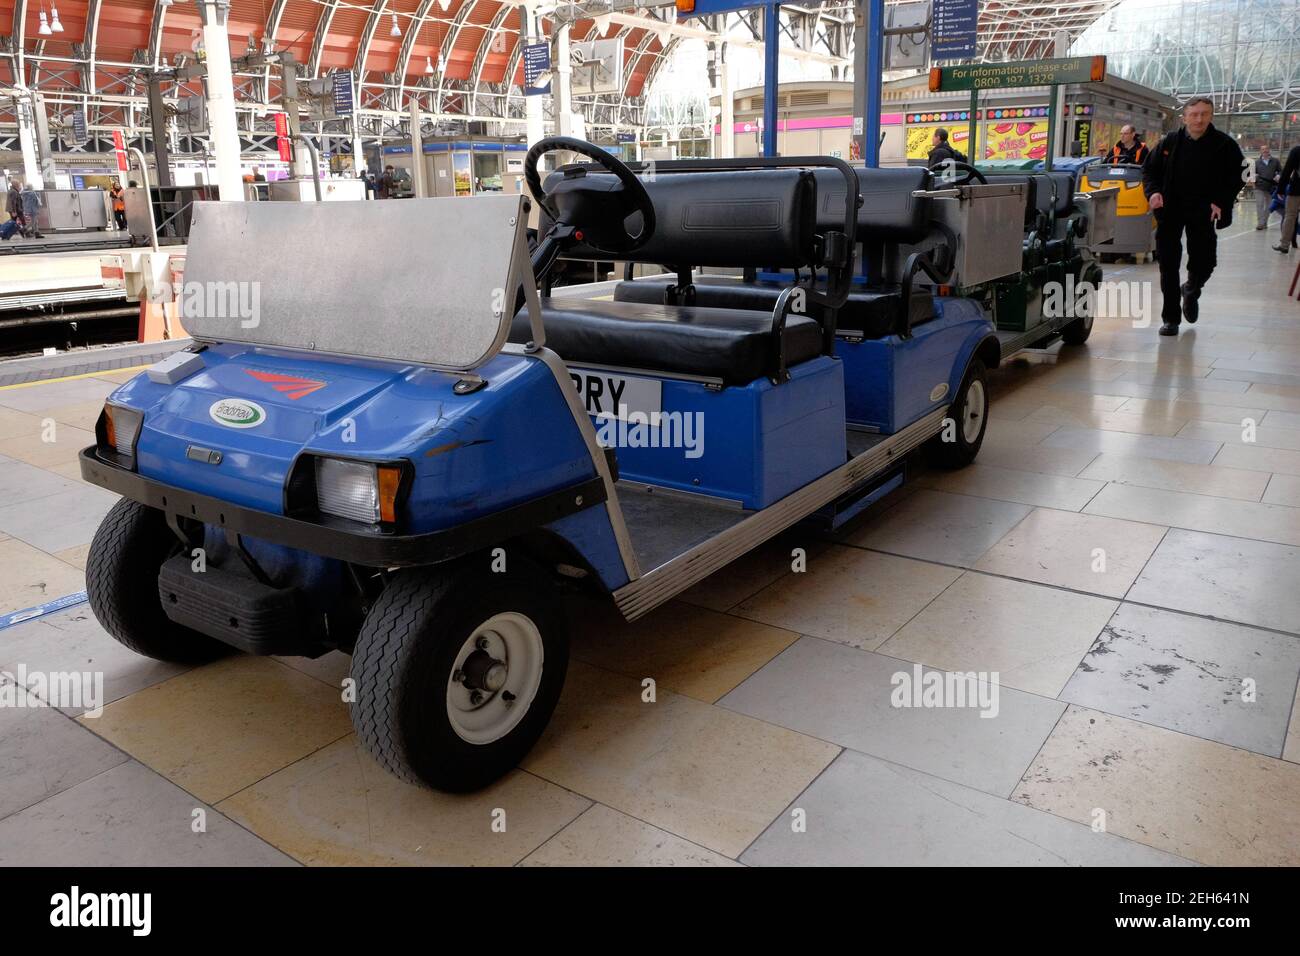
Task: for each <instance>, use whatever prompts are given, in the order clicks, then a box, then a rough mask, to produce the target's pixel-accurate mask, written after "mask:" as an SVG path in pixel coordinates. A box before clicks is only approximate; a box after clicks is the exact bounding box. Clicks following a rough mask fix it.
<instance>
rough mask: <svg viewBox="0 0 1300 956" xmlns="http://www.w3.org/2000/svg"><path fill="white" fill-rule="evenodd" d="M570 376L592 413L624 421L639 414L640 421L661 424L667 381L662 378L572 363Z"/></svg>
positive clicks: (588, 412)
mask: <svg viewBox="0 0 1300 956" xmlns="http://www.w3.org/2000/svg"><path fill="white" fill-rule="evenodd" d="M569 377H570V378H571V379H572V380H573V387H574V388H575V389H577V390H578V398H579V399H580V400H581V401H582V404H583V406H584V407H585V408H586V409H587V414H588V415H591V416H593V417H596V416H599V417H604V418H609V417H613V418H621V419H623V420H624V421H627V420H628V416H629V415H636V416H637V420H639V421H645V422H649V423H650V424H652V425H654V424H658V422H659V413H660V412H662V411H663V383H662V382H660V381H659V380H658V379H654V378H637V377H636V376H632V375H614V374H613V373H611V372H605V371H601V370H600V369H587V368H574V367H572V366H570V367H569Z"/></svg>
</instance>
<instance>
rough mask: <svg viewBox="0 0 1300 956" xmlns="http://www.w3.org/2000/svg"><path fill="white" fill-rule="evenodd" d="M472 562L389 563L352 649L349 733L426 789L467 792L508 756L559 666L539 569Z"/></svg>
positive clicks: (531, 737)
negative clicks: (398, 566)
mask: <svg viewBox="0 0 1300 956" xmlns="http://www.w3.org/2000/svg"><path fill="white" fill-rule="evenodd" d="M476 560H477V559H476ZM481 560H482V561H483V563H484V567H483V569H482V570H479V569H476V568H474V567H473V566H471V565H469V564H468V563H465V562H462V563H460V564H459V565H456V566H452V567H450V568H447V567H438V568H412V569H406V570H401V571H398V572H397V573H396V574H394V575H393V577H392V578H391V579H390V581H389V583H388V584H387V585H386V586H385V588H384V590H383V593H382V594H381V595H380V597H379V599H378V600H377V601H376V602H375V604H374V606H373V607H372V608H371V609H370V612H369V614H367V615H366V620H365V623H363V624H362V626H361V632H360V634H359V635H358V637H357V643H356V647H355V648H354V650H353V652H352V678H353V680H354V682H355V688H356V700H355V701H354V702H353V703H352V706H351V712H352V724H353V726H354V727H355V728H356V731H357V736H358V737H359V738H360V740H361V742H362V744H363V745H364V746H365V748H366V750H367V751H369V753H370V754H371V755H372V756H373V757H374V758H375V759H376V760H377V761H378V762H379V763H380V764H382V765H383V766H384V767H385V768H386V769H387V770H389V771H390V772H391V773H393V774H394V775H396V776H397V777H400V778H401V779H403V780H406V781H408V782H410V783H420V784H424V785H427V786H430V787H433V788H435V789H437V790H447V791H452V792H465V791H469V790H477V789H479V788H481V787H485V786H487V785H488V784H490V783H492V782H493V781H494V780H496V779H498V778H499V777H501V776H502V775H504V774H506V773H508V772H509V771H510V770H511V769H512V768H513V767H515V766H517V765H518V764H519V762H520V760H522V759H523V757H524V755H525V754H527V753H528V751H529V750H530V749H532V746H533V744H535V743H536V742H537V739H538V737H540V736H541V734H542V731H543V730H544V729H545V728H546V724H547V722H548V721H549V720H550V717H551V714H552V712H553V711H554V710H555V705H556V702H557V701H558V700H559V698H560V690H561V689H562V688H563V686H564V676H565V672H566V670H567V669H568V659H569V646H568V634H567V632H566V631H565V629H564V627H563V626H562V624H561V622H560V618H559V615H558V614H557V613H556V611H555V602H554V599H553V594H552V590H553V589H550V588H548V587H547V582H546V580H545V578H544V577H543V576H542V574H541V572H540V571H538V570H536V569H535V568H534V567H533V566H531V565H524V564H523V563H522V559H521V558H519V557H517V556H516V555H513V554H512V555H510V556H509V561H510V562H511V567H510V570H509V571H508V572H502V573H499V574H494V573H489V572H488V571H487V569H486V563H487V558H486V557H484V558H482V559H481Z"/></svg>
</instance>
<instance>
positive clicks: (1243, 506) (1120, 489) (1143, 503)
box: [1084, 485, 1300, 545]
mask: <svg viewBox="0 0 1300 956" xmlns="http://www.w3.org/2000/svg"><path fill="white" fill-rule="evenodd" d="M1084 511H1085V512H1086V513H1087V514H1096V515H1107V516H1109V517H1112V518H1124V519H1127V520H1129V521H1146V522H1150V523H1151V524H1153V525H1164V526H1167V527H1172V528H1185V529H1187V530H1190V531H1204V532H1207V533H1209V534H1223V535H1232V536H1234V537H1239V538H1253V539H1255V540H1257V541H1272V542H1275V543H1277V544H1291V545H1300V510H1297V509H1295V508H1288V507H1285V506H1283V505H1271V504H1265V503H1263V502H1259V501H1240V500H1228V499H1224V498H1211V497H1209V496H1208V495H1196V494H1187V493H1185V492H1181V491H1169V490H1167V489H1159V488H1142V487H1139V486H1137V485H1107V486H1106V488H1105V489H1104V490H1102V491H1101V492H1100V493H1099V494H1098V495H1097V497H1096V498H1093V499H1092V501H1090V502H1089V503H1088V506H1087V507H1086V508H1085V509H1084Z"/></svg>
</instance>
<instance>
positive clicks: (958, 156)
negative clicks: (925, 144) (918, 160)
mask: <svg viewBox="0 0 1300 956" xmlns="http://www.w3.org/2000/svg"><path fill="white" fill-rule="evenodd" d="M949 161H952V162H957V163H964V162H966V154H965V153H962V152H958V150H957V149H956V148H955V147H954V146H953V145H952V143H950V142H948V131H947V130H946V129H937V130H935V131H934V135H933V136H932V137H930V155H929V156H927V157H926V160H925V165H926V166H927V167H929V168H930V169H939V168H940V167H942V166H945V165H946V164H947V163H948V162H949Z"/></svg>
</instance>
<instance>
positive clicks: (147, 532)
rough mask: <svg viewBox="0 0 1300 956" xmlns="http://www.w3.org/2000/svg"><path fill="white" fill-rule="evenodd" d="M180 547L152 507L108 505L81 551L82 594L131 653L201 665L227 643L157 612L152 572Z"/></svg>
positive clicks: (123, 501)
mask: <svg viewBox="0 0 1300 956" xmlns="http://www.w3.org/2000/svg"><path fill="white" fill-rule="evenodd" d="M180 550H181V543H180V540H179V539H178V538H177V537H176V535H175V534H173V533H172V530H171V529H170V528H169V527H167V519H166V518H165V517H164V516H163V513H162V512H161V511H159V510H158V509H156V508H150V507H147V506H146V505H142V504H140V503H139V502H136V501H130V500H128V499H126V498H123V499H121V500H120V501H118V503H117V504H115V505H113V507H112V508H111V509H110V510H109V512H108V514H107V515H106V516H105V517H104V520H103V522H102V523H101V524H100V526H99V530H98V531H96V532H95V538H94V540H93V541H91V543H90V551H89V552H88V553H87V555H86V598H87V599H88V600H89V602H90V609H91V611H93V612H94V614H95V617H96V618H97V619H98V620H99V623H100V624H101V625H103V627H104V630H106V631H108V633H109V634H110V635H111V636H112V637H113V638H114V640H116V641H117V642H118V643H119V644H122V645H124V646H125V647H129V648H130V649H131V650H133V651H135V652H136V653H137V654H143V655H144V656H146V657H152V658H154V659H155V660H159V661H170V662H172V663H175V664H205V663H207V662H208V661H211V660H215V659H216V658H218V657H221V656H223V655H225V654H229V653H230V651H231V648H230V647H229V646H228V645H226V644H223V643H221V642H220V641H218V640H215V639H213V638H211V637H208V636H206V635H204V634H200V633H198V632H197V631H192V630H190V629H189V628H187V627H182V626H181V625H179V624H177V623H175V622H174V621H172V620H171V619H170V618H168V617H167V615H166V614H165V613H163V609H162V598H161V597H160V596H159V593H158V572H159V571H160V570H161V569H162V565H163V562H164V561H166V560H167V559H168V558H170V557H171V556H172V555H174V554H176V553H178V552H179V551H180Z"/></svg>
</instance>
